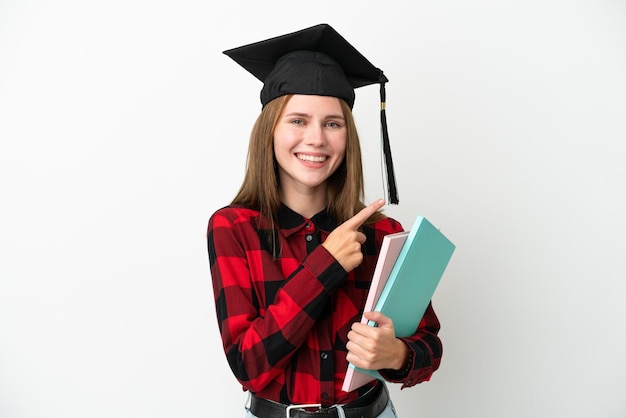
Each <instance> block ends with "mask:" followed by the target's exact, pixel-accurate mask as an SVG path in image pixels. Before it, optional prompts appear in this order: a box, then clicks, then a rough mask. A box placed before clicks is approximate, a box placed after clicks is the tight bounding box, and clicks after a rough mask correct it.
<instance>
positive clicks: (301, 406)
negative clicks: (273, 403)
mask: <svg viewBox="0 0 626 418" xmlns="http://www.w3.org/2000/svg"><path fill="white" fill-rule="evenodd" d="M304 408H318V409H322V404H321V403H303V404H299V405H289V406H288V407H287V409H285V414H286V415H285V417H286V418H291V411H294V410H296V409H304Z"/></svg>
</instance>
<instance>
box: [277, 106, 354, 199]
mask: <svg viewBox="0 0 626 418" xmlns="http://www.w3.org/2000/svg"><path fill="white" fill-rule="evenodd" d="M346 141H347V129H346V123H345V118H344V115H343V112H342V110H341V105H340V104H339V99H337V98H335V97H327V96H309V95H294V96H293V97H291V99H289V101H288V102H287V104H286V105H285V108H284V109H283V111H282V113H281V115H280V117H279V119H278V123H277V125H276V128H275V129H274V154H275V156H276V160H277V161H278V166H279V170H278V171H279V178H280V187H281V192H282V193H293V192H298V193H307V194H310V193H311V192H314V191H324V190H325V184H326V183H325V182H326V180H327V179H328V178H329V177H330V176H331V175H332V174H333V173H334V172H335V170H336V169H337V167H339V165H340V164H341V162H342V161H343V159H344V157H345V153H346Z"/></svg>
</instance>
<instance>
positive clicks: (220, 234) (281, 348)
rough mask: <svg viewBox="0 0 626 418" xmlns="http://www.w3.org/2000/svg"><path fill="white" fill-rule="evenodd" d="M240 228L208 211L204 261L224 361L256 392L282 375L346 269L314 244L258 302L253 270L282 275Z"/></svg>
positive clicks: (278, 277) (257, 272)
mask: <svg viewBox="0 0 626 418" xmlns="http://www.w3.org/2000/svg"><path fill="white" fill-rule="evenodd" d="M244 226H248V227H250V228H252V227H251V226H250V224H248V223H241V224H238V220H237V219H233V218H230V217H227V216H223V215H220V214H216V215H214V216H213V217H212V218H211V220H210V222H209V230H208V245H209V260H210V265H211V275H212V279H213V289H214V293H215V303H216V309H217V317H218V323H219V326H220V332H221V335H222V342H223V345H224V350H225V352H226V356H227V359H228V362H229V365H230V367H231V369H232V370H233V373H234V374H235V376H236V377H237V379H238V380H239V381H240V382H241V383H242V385H243V386H244V387H245V388H247V389H249V390H251V391H252V392H258V391H260V390H262V389H263V388H265V387H266V386H267V385H268V384H269V383H271V382H272V381H274V380H275V379H277V378H279V376H280V375H282V373H283V371H284V369H285V367H287V366H288V365H289V364H290V361H291V358H292V356H293V354H294V353H295V352H296V351H297V349H298V347H299V346H300V345H301V344H302V343H303V342H304V341H305V339H306V338H307V335H308V333H309V330H310V328H311V327H312V326H313V325H314V323H315V321H316V319H317V318H318V317H319V315H320V314H321V311H322V308H323V306H324V304H325V302H326V300H327V298H328V295H329V294H330V293H332V292H333V291H334V290H335V289H336V288H337V287H339V286H340V285H341V283H342V282H343V280H344V279H345V277H346V272H345V270H344V269H343V268H342V267H341V265H339V264H338V263H337V261H336V260H335V259H334V258H333V257H332V256H331V255H330V253H329V252H328V251H327V250H326V249H325V248H323V247H322V246H320V247H318V248H317V249H315V250H314V251H313V252H312V253H311V254H309V256H308V257H307V258H305V259H304V260H303V262H302V263H301V265H299V266H297V268H296V269H295V271H294V273H293V274H292V275H291V276H290V277H289V278H287V279H288V280H286V281H284V283H283V285H282V286H281V287H280V289H279V290H278V291H277V292H276V295H275V297H274V300H273V301H264V302H266V305H267V306H264V305H265V303H259V300H258V295H257V294H256V292H255V291H254V288H253V280H257V281H258V280H260V279H262V278H259V277H258V275H259V274H263V275H269V274H271V275H273V276H274V277H272V278H273V279H276V280H279V281H280V280H284V279H285V278H284V277H283V276H282V272H281V271H280V269H279V268H278V267H277V266H276V265H275V264H274V263H273V262H272V258H271V254H269V253H268V252H267V251H262V250H254V248H260V246H259V245H258V244H254V243H253V244H250V242H249V240H250V236H249V235H248V234H242V233H241V228H242V227H244ZM250 235H251V234H250ZM255 235H256V234H255ZM244 242H245V244H244ZM250 246H252V248H248V247H250ZM259 270H262V271H261V272H260V271H259ZM253 276H254V277H253ZM265 278H266V279H269V277H265Z"/></svg>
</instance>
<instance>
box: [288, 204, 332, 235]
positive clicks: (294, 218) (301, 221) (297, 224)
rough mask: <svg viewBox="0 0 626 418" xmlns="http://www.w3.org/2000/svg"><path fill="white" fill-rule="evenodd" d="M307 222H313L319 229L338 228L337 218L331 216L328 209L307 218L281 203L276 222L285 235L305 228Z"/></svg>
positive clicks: (329, 229) (328, 230)
mask: <svg viewBox="0 0 626 418" xmlns="http://www.w3.org/2000/svg"><path fill="white" fill-rule="evenodd" d="M307 222H312V223H313V225H315V227H316V228H317V229H320V230H322V231H325V232H331V231H332V230H334V229H335V228H337V220H336V219H334V218H333V217H331V216H330V214H329V213H328V212H327V211H326V209H324V210H322V211H321V212H319V213H317V214H315V215H313V217H312V218H311V219H307V218H305V217H304V216H302V215H300V214H299V213H297V212H294V211H293V210H291V209H290V208H289V207H287V206H286V205H284V204H281V205H280V208H279V209H278V213H277V216H276V223H277V224H278V228H279V229H280V233H281V234H282V235H283V236H284V237H289V236H291V235H293V234H295V233H297V232H298V231H300V230H301V229H303V228H305V227H306V225H307Z"/></svg>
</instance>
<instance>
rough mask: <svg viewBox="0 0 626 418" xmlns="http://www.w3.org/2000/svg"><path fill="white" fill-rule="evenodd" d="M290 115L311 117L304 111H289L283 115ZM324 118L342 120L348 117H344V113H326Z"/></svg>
mask: <svg viewBox="0 0 626 418" xmlns="http://www.w3.org/2000/svg"><path fill="white" fill-rule="evenodd" d="M288 116H300V117H311V115H309V114H308V113H303V112H291V113H287V114H286V115H285V116H283V117H288ZM324 119H341V120H345V119H346V118H344V117H343V115H340V114H337V115H326V116H325V117H324Z"/></svg>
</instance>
